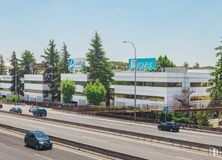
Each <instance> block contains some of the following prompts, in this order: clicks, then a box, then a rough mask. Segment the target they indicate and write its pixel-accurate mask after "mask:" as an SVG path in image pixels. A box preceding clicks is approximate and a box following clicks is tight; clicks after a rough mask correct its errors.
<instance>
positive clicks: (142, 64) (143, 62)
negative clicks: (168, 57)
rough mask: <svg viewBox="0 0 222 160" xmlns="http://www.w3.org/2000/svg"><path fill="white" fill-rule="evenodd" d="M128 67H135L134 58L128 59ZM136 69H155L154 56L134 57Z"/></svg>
mask: <svg viewBox="0 0 222 160" xmlns="http://www.w3.org/2000/svg"><path fill="white" fill-rule="evenodd" d="M128 68H129V69H130V70H131V69H135V59H129V65H128ZM136 69H137V70H155V69H156V58H137V59H136Z"/></svg>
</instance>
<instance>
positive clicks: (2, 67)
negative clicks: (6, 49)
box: [0, 54, 7, 75]
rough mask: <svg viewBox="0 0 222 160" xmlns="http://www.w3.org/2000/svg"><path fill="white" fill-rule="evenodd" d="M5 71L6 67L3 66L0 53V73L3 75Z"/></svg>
mask: <svg viewBox="0 0 222 160" xmlns="http://www.w3.org/2000/svg"><path fill="white" fill-rule="evenodd" d="M6 73H7V69H6V66H5V61H4V59H3V56H2V54H1V55H0V75H5V74H6Z"/></svg>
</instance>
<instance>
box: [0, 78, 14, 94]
mask: <svg viewBox="0 0 222 160" xmlns="http://www.w3.org/2000/svg"><path fill="white" fill-rule="evenodd" d="M11 81H12V76H9V75H0V97H1V98H8V97H10V96H11V95H12V92H11V91H10V88H11V87H12V83H11Z"/></svg>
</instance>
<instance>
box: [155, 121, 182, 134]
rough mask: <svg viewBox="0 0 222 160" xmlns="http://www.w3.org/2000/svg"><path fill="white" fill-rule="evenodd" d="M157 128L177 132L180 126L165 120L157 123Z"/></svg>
mask: <svg viewBox="0 0 222 160" xmlns="http://www.w3.org/2000/svg"><path fill="white" fill-rule="evenodd" d="M158 130H164V131H170V132H179V130H180V126H179V125H178V124H177V123H175V122H166V123H161V124H159V125H158Z"/></svg>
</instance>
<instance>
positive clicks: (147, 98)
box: [115, 94, 164, 102]
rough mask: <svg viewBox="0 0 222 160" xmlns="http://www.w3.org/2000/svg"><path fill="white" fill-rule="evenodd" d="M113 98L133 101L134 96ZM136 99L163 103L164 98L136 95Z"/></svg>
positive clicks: (117, 95)
mask: <svg viewBox="0 0 222 160" xmlns="http://www.w3.org/2000/svg"><path fill="white" fill-rule="evenodd" d="M115 97H116V98H129V99H134V95H129V94H115ZM136 99H140V100H149V101H160V102H164V97H158V96H144V95H136Z"/></svg>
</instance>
